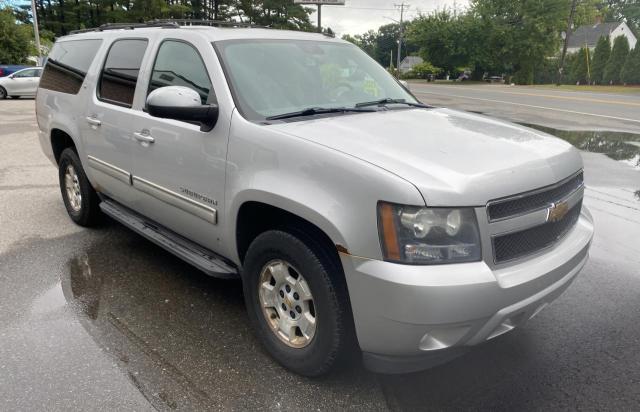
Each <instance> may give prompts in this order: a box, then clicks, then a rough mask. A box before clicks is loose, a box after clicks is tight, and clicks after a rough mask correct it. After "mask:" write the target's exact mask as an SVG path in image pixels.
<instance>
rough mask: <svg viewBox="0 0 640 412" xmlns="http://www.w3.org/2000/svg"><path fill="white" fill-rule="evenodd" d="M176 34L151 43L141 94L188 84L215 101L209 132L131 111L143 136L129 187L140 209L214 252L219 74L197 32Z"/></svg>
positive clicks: (221, 137) (225, 116)
mask: <svg viewBox="0 0 640 412" xmlns="http://www.w3.org/2000/svg"><path fill="white" fill-rule="evenodd" d="M183 36H184V37H182V38H169V39H164V40H163V41H161V42H160V44H159V45H158V47H157V49H156V51H155V52H154V57H153V58H152V59H150V60H149V62H150V65H149V66H148V67H147V70H148V71H149V72H150V74H149V75H148V76H145V80H147V81H148V86H147V93H146V94H147V95H148V94H149V93H150V92H152V91H153V90H155V89H157V88H161V87H165V86H185V87H189V88H191V89H193V90H195V91H196V92H198V93H199V94H200V98H201V100H202V102H203V103H218V104H219V107H220V115H219V118H218V122H217V124H216V126H215V127H214V128H213V130H211V131H210V132H202V131H200V126H199V125H195V124H191V123H187V122H183V121H177V120H171V119H162V118H157V117H152V116H150V115H149V114H148V113H146V112H144V111H141V112H137V115H136V120H135V121H134V122H133V123H132V124H133V132H134V134H135V135H136V136H143V137H144V138H141V139H140V140H139V141H137V142H135V145H134V146H135V147H134V149H133V172H132V173H133V187H134V188H135V189H137V190H138V192H139V193H138V196H139V201H138V202H137V204H138V205H139V210H140V211H141V212H142V213H143V214H145V215H146V216H148V217H150V218H152V219H153V220H155V221H157V222H159V223H161V224H163V225H164V226H167V227H169V228H170V229H172V230H174V231H175V232H177V233H179V234H181V235H183V236H185V237H188V238H189V239H191V240H193V241H195V242H197V243H199V244H201V245H203V246H205V247H207V248H209V249H211V250H213V251H219V244H220V243H221V237H222V231H221V230H220V225H219V221H218V219H219V217H220V215H221V213H220V208H221V207H222V206H223V205H224V199H223V196H224V181H225V165H226V153H227V140H228V136H229V124H230V118H231V110H232V106H231V105H229V103H228V102H227V101H224V99H223V100H222V101H218V99H217V97H216V94H215V89H216V85H217V87H218V89H219V90H220V89H221V88H222V85H223V84H224V77H223V75H222V71H221V68H220V66H219V63H218V60H217V57H216V56H215V53H214V51H213V47H212V45H211V44H210V43H209V42H208V41H206V40H204V39H203V38H201V37H200V36H197V35H193V36H189V34H186V33H184V34H183ZM147 77H148V78H147ZM150 139H151V140H152V142H149V140H150Z"/></svg>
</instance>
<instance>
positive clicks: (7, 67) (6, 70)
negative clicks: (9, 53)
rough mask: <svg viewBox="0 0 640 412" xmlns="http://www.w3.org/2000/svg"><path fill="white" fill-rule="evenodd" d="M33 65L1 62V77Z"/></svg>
mask: <svg viewBox="0 0 640 412" xmlns="http://www.w3.org/2000/svg"><path fill="white" fill-rule="evenodd" d="M28 67H31V66H21V65H17V64H0V77H4V76H8V75H10V74H12V73H15V72H17V71H18V70H22V69H26V68H28Z"/></svg>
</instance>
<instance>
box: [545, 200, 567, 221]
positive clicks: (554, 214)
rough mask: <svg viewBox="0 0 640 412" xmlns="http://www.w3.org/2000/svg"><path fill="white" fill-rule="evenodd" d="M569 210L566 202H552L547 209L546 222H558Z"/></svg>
mask: <svg viewBox="0 0 640 412" xmlns="http://www.w3.org/2000/svg"><path fill="white" fill-rule="evenodd" d="M568 211H569V204H567V202H558V203H552V204H551V206H550V207H549V208H548V209H547V222H559V221H561V220H562V218H564V217H565V215H566V214H567V212H568Z"/></svg>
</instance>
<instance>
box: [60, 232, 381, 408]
mask: <svg viewBox="0 0 640 412" xmlns="http://www.w3.org/2000/svg"><path fill="white" fill-rule="evenodd" d="M113 232H114V233H113V236H109V237H107V238H106V239H104V240H103V241H101V242H98V243H97V244H95V245H93V246H90V247H89V248H88V249H87V250H86V252H85V253H81V254H79V255H77V256H75V257H74V258H73V259H71V260H70V261H69V263H68V274H66V275H64V276H63V277H62V279H61V282H62V290H63V292H64V297H65V298H66V300H67V301H68V302H69V303H70V305H71V307H72V308H74V310H75V311H76V312H77V313H78V317H79V319H80V322H81V323H82V325H83V327H84V328H85V329H86V330H87V331H88V332H89V334H90V335H91V336H92V337H93V339H94V341H95V342H96V343H97V344H98V345H99V346H100V347H101V348H102V349H103V350H104V351H105V352H107V353H109V354H110V355H111V356H113V357H114V359H116V360H118V361H119V362H118V363H119V365H120V366H121V367H122V368H123V369H124V370H125V373H126V374H127V375H128V376H129V378H130V379H131V381H132V382H133V384H134V385H135V386H136V387H137V388H138V389H139V390H140V391H141V392H142V394H143V395H144V396H145V397H146V398H147V399H148V400H149V401H150V402H151V404H152V405H153V406H154V407H155V408H156V409H160V410H173V409H186V410H209V409H225V410H227V409H240V410H244V409H265V408H266V409H282V405H287V406H286V407H285V408H284V409H294V410H296V409H304V408H305V407H306V406H307V404H308V403H309V401H310V400H313V404H314V405H316V406H318V407H320V408H321V409H345V408H348V407H349V406H350V405H353V404H354V402H355V403H357V404H360V405H362V406H363V407H364V408H365V409H369V410H372V409H379V406H382V405H379V404H378V405H376V401H377V402H379V401H380V399H381V395H380V393H379V392H377V391H378V388H377V385H376V384H375V381H374V377H373V376H372V375H371V374H369V373H367V372H364V371H363V370H362V368H361V367H360V366H358V365H356V366H354V369H353V370H350V371H348V372H345V373H344V374H342V375H339V376H334V377H331V378H328V379H325V380H318V381H310V380H307V379H305V378H301V377H299V376H297V375H293V374H291V373H289V372H287V371H285V370H284V369H283V368H281V367H280V366H279V365H277V364H276V363H275V362H274V361H273V360H272V359H271V358H270V357H269V356H268V355H266V354H265V353H264V352H263V351H262V349H261V347H260V345H259V344H258V342H257V341H256V339H255V338H254V336H253V332H252V330H251V328H250V327H249V323H248V320H247V318H246V311H245V308H244V300H243V297H242V287H241V283H240V282H239V281H223V280H218V279H213V278H209V277H207V276H205V275H204V274H201V273H200V272H199V271H198V270H196V269H194V268H192V267H191V266H189V265H187V264H185V263H183V262H181V261H180V260H178V259H177V258H174V257H173V256H171V255H169V254H168V253H165V252H163V251H161V250H160V249H159V248H157V247H156V246H154V245H153V244H151V243H149V242H147V241H145V240H144V239H142V238H140V237H138V236H137V235H135V234H133V233H131V232H129V231H128V230H126V229H124V228H122V227H117V228H115V229H113ZM267 382H274V383H275V382H279V383H278V384H277V385H276V384H266V383H267ZM319 393H322V394H323V395H322V396H320V397H319V395H318V394H319ZM318 397H319V398H318ZM356 398H357V399H356Z"/></svg>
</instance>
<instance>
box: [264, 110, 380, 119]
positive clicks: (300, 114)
mask: <svg viewBox="0 0 640 412" xmlns="http://www.w3.org/2000/svg"><path fill="white" fill-rule="evenodd" d="M375 111H376V110H374V109H361V108H358V107H329V108H324V107H310V108H308V109H304V110H299V111H297V112H291V113H284V114H278V115H275V116H269V117H267V118H266V120H282V119H291V118H293V117H304V116H313V115H316V114H327V113H349V112H354V113H368V112H375Z"/></svg>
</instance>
